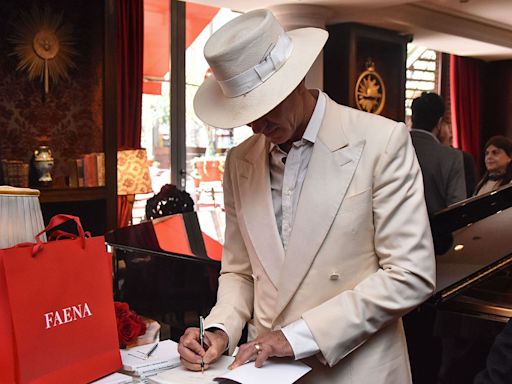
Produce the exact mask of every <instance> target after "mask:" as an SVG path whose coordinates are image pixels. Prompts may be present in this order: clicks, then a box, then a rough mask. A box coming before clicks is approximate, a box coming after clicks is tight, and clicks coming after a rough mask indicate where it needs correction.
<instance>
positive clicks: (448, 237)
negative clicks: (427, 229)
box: [431, 185, 512, 302]
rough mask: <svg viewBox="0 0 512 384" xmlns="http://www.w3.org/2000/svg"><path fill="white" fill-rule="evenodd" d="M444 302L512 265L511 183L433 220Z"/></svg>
mask: <svg viewBox="0 0 512 384" xmlns="http://www.w3.org/2000/svg"><path fill="white" fill-rule="evenodd" d="M431 226H432V234H433V236H434V244H435V248H436V269H437V286H436V291H435V293H434V297H433V300H434V301H436V302H443V301H445V300H447V299H449V298H450V297H452V296H453V295H455V294H458V293H460V292H461V291H462V290H464V289H466V288H470V287H472V286H474V285H475V284H476V283H478V282H480V281H482V280H484V279H486V278H487V277H489V276H491V275H492V274H494V273H496V272H497V271H499V270H502V269H504V268H506V267H507V266H508V265H511V264H512V230H511V227H512V185H507V186H505V187H502V188H500V189H499V190H496V191H493V192H490V193H487V194H485V195H482V196H477V197H472V198H470V199H467V200H464V201H462V202H460V203H458V204H455V205H453V206H450V207H448V208H447V209H445V210H443V211H441V212H439V213H438V214H436V215H435V216H434V217H433V218H432V221H431Z"/></svg>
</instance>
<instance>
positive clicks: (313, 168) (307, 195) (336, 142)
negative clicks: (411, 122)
mask: <svg viewBox="0 0 512 384" xmlns="http://www.w3.org/2000/svg"><path fill="white" fill-rule="evenodd" d="M340 110H341V108H336V107H334V106H333V102H332V101H330V100H328V104H327V107H326V114H325V118H324V122H323V124H322V126H321V127H320V131H319V134H318V138H317V140H316V142H315V145H314V149H313V154H312V156H311V160H310V163H309V166H308V171H307V172H308V173H307V175H306V179H305V180H304V185H303V187H302V191H301V195H300V199H299V204H298V207H297V212H296V215H295V219H294V223H293V229H292V233H291V235H290V241H289V243H288V247H287V250H286V254H285V260H284V265H283V268H282V269H281V271H282V273H281V276H280V278H279V282H278V290H279V296H278V301H277V308H276V315H279V314H280V313H281V312H282V310H283V309H284V308H285V307H286V305H287V304H288V302H289V301H290V299H291V298H292V296H293V295H294V293H295V291H296V290H297V288H298V287H299V285H300V283H301V282H302V280H303V279H304V276H305V275H306V273H307V271H308V270H309V268H310V266H311V263H312V262H313V260H314V258H315V256H316V254H317V252H318V250H319V249H320V246H321V245H322V243H323V241H324V239H325V237H326V236H327V234H328V232H329V229H330V227H331V224H332V222H333V220H334V218H335V217H336V215H337V213H338V210H339V207H340V205H341V202H342V201H343V199H344V197H345V194H346V192H347V189H348V187H349V185H350V182H351V181H352V177H353V175H354V172H355V170H356V167H357V164H358V162H359V158H360V157H361V153H362V151H363V148H364V144H365V141H359V142H356V143H354V144H349V143H348V140H347V138H346V136H345V134H344V132H343V129H341V128H340V121H342V119H341V116H340V114H339V113H337V112H338V111H340Z"/></svg>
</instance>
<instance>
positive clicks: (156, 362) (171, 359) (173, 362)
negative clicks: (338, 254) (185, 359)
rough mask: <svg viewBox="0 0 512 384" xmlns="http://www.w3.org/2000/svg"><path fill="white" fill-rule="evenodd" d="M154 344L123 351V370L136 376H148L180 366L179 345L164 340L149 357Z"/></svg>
mask: <svg viewBox="0 0 512 384" xmlns="http://www.w3.org/2000/svg"><path fill="white" fill-rule="evenodd" d="M153 347H154V344H148V345H142V346H138V347H134V348H130V349H122V350H121V360H122V362H123V370H124V371H125V372H128V373H130V374H131V375H136V376H147V375H150V374H153V373H156V372H159V371H161V370H164V369H170V368H174V367H177V366H178V365H180V355H179V354H178V350H177V349H178V344H177V343H175V342H174V341H172V340H164V341H161V342H160V343H158V347H157V348H156V349H155V350H154V352H153V353H152V354H151V355H150V356H149V357H148V356H147V353H148V352H149V351H151V350H152V349H153Z"/></svg>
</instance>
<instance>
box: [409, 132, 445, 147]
mask: <svg viewBox="0 0 512 384" xmlns="http://www.w3.org/2000/svg"><path fill="white" fill-rule="evenodd" d="M411 132H421V133H426V134H427V135H430V136H432V137H433V138H434V140H435V141H437V142H438V143H439V144H441V142H440V141H439V139H438V138H437V137H436V136H435V135H434V134H433V133H432V132H429V131H425V130H424V129H415V128H412V129H411Z"/></svg>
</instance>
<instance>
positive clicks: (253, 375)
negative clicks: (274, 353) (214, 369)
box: [219, 359, 311, 384]
mask: <svg viewBox="0 0 512 384" xmlns="http://www.w3.org/2000/svg"><path fill="white" fill-rule="evenodd" d="M309 371H311V368H310V367H309V366H307V365H306V364H304V363H302V362H300V361H294V360H288V359H286V360H283V359H270V360H267V361H265V363H264V364H263V367H261V368H256V367H255V366H254V362H249V363H247V364H244V365H241V366H240V367H238V368H236V369H233V370H232V371H228V372H227V373H225V374H223V375H221V376H219V378H223V379H230V380H233V381H236V382H239V383H242V384H291V383H294V382H296V381H297V380H299V379H300V378H301V377H302V376H304V375H305V374H306V373H308V372H309Z"/></svg>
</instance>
